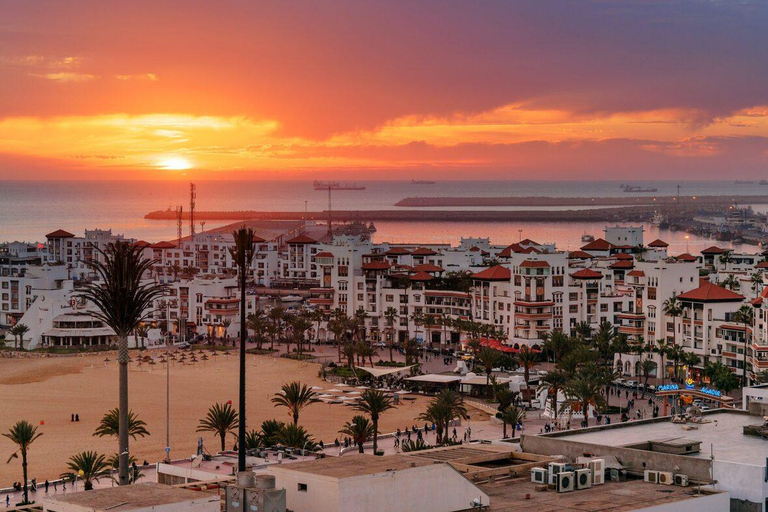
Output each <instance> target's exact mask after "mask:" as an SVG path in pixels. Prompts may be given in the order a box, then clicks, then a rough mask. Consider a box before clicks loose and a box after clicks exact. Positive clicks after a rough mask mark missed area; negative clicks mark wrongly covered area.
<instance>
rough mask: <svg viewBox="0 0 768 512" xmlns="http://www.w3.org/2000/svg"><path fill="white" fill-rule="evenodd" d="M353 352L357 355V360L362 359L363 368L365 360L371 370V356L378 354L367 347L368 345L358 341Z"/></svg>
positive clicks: (370, 347)
mask: <svg viewBox="0 0 768 512" xmlns="http://www.w3.org/2000/svg"><path fill="white" fill-rule="evenodd" d="M355 352H356V353H357V356H358V358H359V359H362V361H363V364H362V366H365V360H366V358H367V359H368V360H369V361H370V363H371V368H373V356H375V355H376V354H377V353H378V352H376V348H375V347H373V346H371V345H369V344H368V343H366V342H364V341H358V342H357V343H355Z"/></svg>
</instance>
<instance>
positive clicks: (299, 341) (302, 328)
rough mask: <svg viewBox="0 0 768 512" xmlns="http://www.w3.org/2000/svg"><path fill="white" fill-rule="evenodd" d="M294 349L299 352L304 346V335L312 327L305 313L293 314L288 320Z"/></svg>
mask: <svg viewBox="0 0 768 512" xmlns="http://www.w3.org/2000/svg"><path fill="white" fill-rule="evenodd" d="M290 324H291V331H292V333H293V339H294V341H295V342H296V351H297V352H298V353H299V354H301V352H302V350H303V347H304V336H305V334H306V332H307V331H308V330H309V329H311V328H312V321H311V320H310V319H309V318H308V317H307V316H305V315H294V316H293V318H292V319H291V321H290Z"/></svg>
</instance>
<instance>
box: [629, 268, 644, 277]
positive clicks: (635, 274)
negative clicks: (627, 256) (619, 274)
mask: <svg viewBox="0 0 768 512" xmlns="http://www.w3.org/2000/svg"><path fill="white" fill-rule="evenodd" d="M627 275H628V276H629V277H645V272H643V271H642V270H633V271H631V272H629V273H627Z"/></svg>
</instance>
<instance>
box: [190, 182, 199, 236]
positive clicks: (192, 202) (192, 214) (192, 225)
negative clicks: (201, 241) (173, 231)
mask: <svg viewBox="0 0 768 512" xmlns="http://www.w3.org/2000/svg"><path fill="white" fill-rule="evenodd" d="M196 188H197V187H195V184H194V183H190V184H189V235H190V236H191V237H193V238H194V236H195V199H197V190H196Z"/></svg>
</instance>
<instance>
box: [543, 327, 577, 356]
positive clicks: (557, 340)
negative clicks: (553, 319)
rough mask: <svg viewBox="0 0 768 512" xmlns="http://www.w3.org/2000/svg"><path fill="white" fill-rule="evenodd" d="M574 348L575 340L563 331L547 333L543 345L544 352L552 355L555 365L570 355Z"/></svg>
mask: <svg viewBox="0 0 768 512" xmlns="http://www.w3.org/2000/svg"><path fill="white" fill-rule="evenodd" d="M572 347H573V340H571V338H569V337H568V336H567V335H566V334H565V333H564V332H562V331H550V332H548V333H546V334H545V337H544V343H542V350H543V351H544V352H548V353H551V354H552V357H553V358H554V362H555V363H557V362H558V361H559V360H560V358H561V357H563V356H564V355H565V354H566V353H568V352H569V351H570V350H571V348H572Z"/></svg>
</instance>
